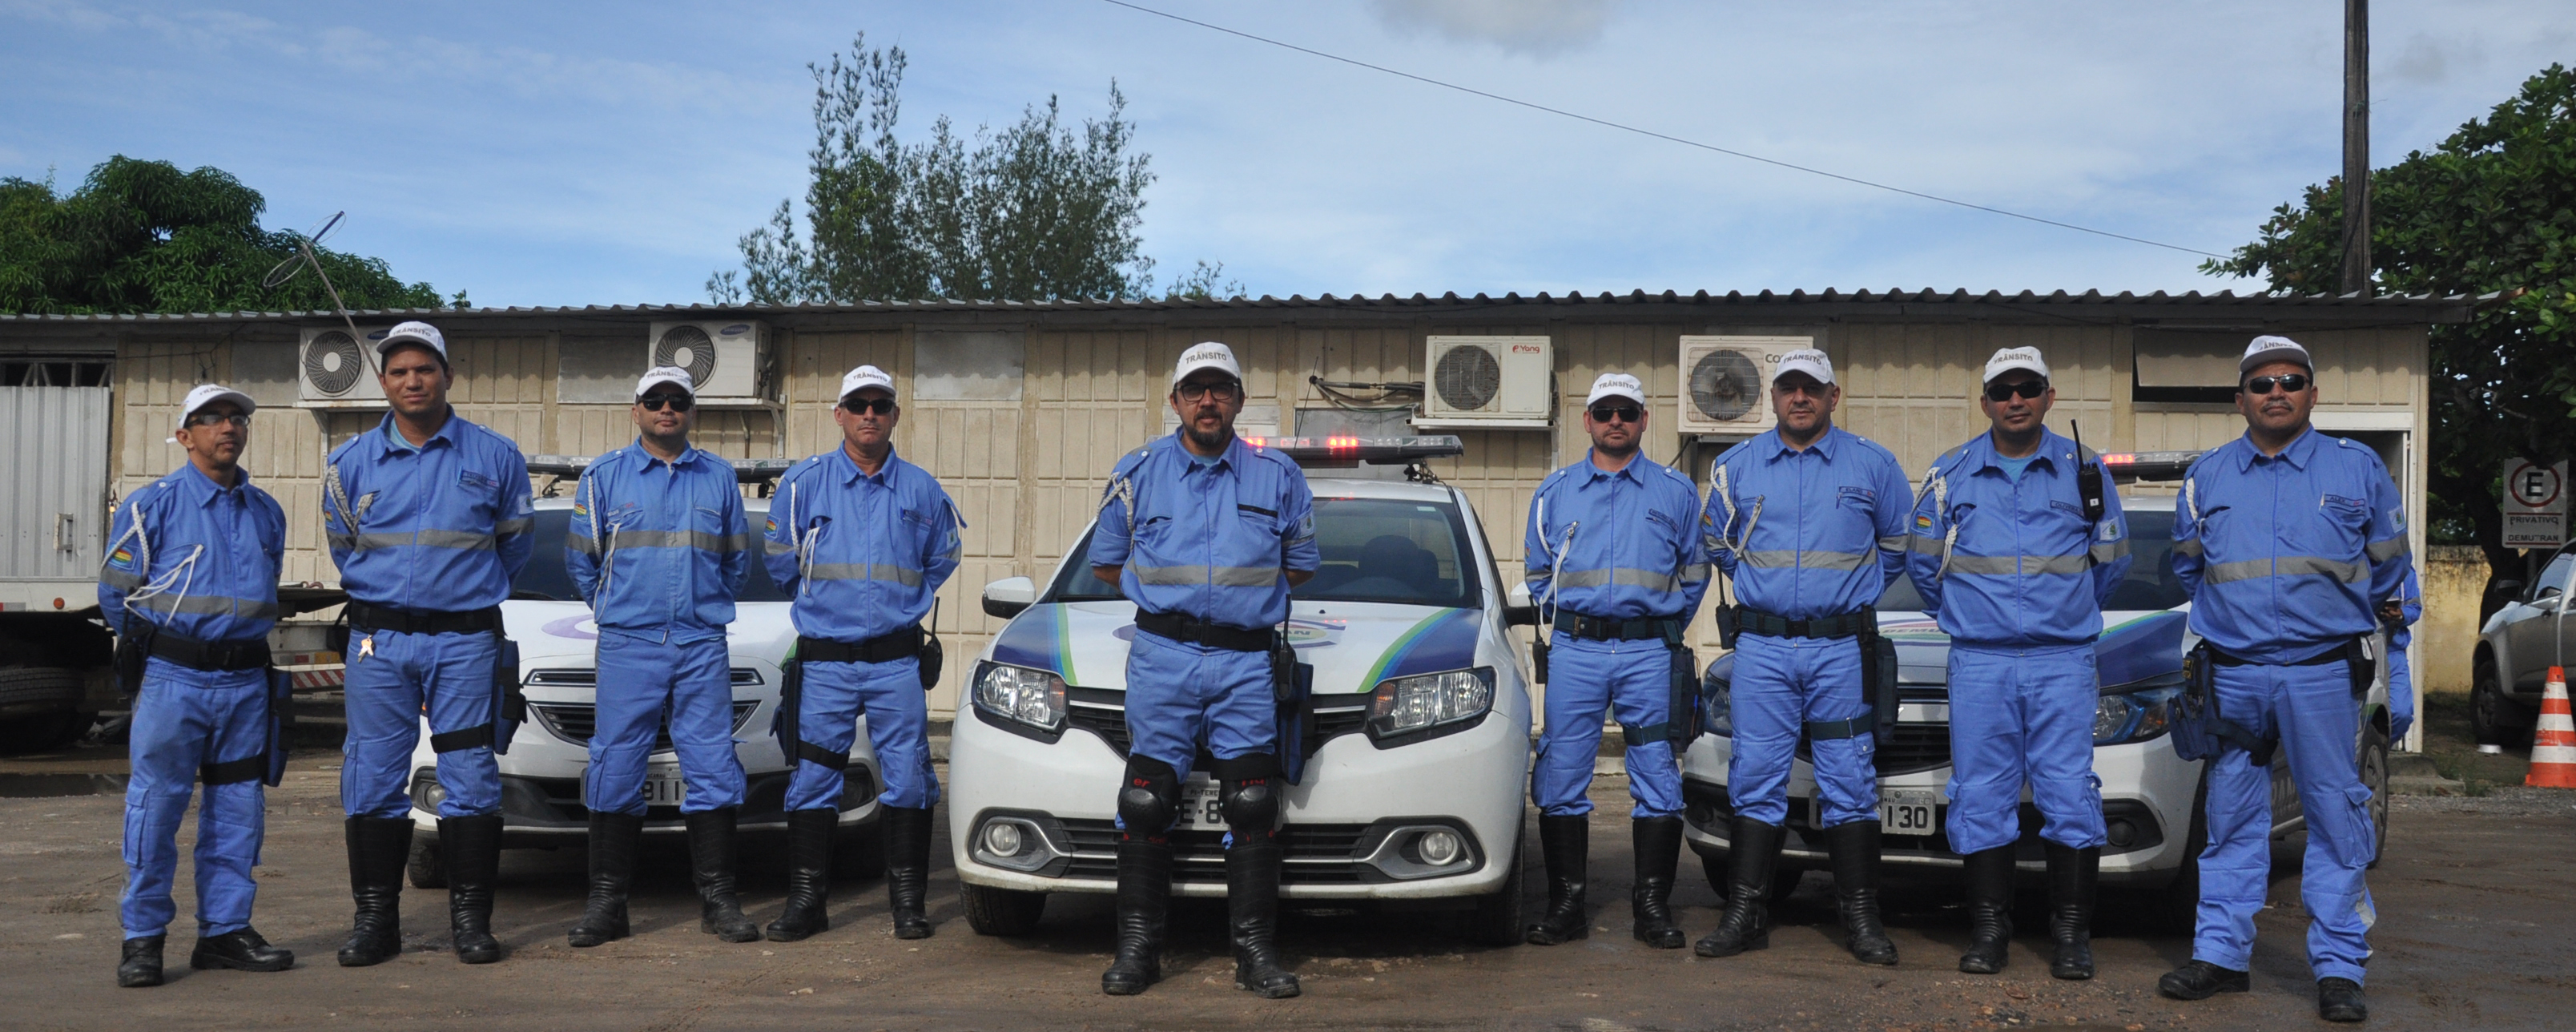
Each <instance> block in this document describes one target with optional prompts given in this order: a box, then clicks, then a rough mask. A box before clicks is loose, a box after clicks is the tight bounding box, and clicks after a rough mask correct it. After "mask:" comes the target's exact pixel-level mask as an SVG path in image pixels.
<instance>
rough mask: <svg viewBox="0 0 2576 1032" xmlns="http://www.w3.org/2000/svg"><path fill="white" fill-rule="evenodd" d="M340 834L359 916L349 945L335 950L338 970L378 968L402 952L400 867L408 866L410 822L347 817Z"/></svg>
mask: <svg viewBox="0 0 2576 1032" xmlns="http://www.w3.org/2000/svg"><path fill="white" fill-rule="evenodd" d="M344 830H345V833H346V835H347V837H348V840H349V897H350V898H351V899H352V900H354V901H356V903H357V907H358V913H357V917H356V919H355V920H354V921H353V922H352V923H351V925H350V929H349V941H348V942H346V943H344V944H342V945H341V947H340V966H341V967H368V966H370V965H374V964H382V963H384V962H385V961H388V960H392V959H394V958H395V957H396V956H399V955H401V953H402V879H403V865H405V864H407V863H410V862H411V818H409V817H351V818H349V820H348V823H347V824H346V825H345V826H344Z"/></svg>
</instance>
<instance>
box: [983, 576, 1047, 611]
mask: <svg viewBox="0 0 2576 1032" xmlns="http://www.w3.org/2000/svg"><path fill="white" fill-rule="evenodd" d="M1037 601H1038V582H1036V581H1033V580H1030V579H1028V578H1026V577H1004V578H1002V579H1001V580H997V581H994V582H992V583H990V584H987V585H984V615H986V616H992V617H999V618H1001V619H1004V620H1008V619H1010V618H1012V617H1014V616H1018V615H1020V613H1022V612H1023V611H1025V610H1027V609H1028V608H1029V607H1030V606H1033V605H1036V604H1037Z"/></svg>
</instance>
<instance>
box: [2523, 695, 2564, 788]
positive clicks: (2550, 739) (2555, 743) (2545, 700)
mask: <svg viewBox="0 0 2576 1032" xmlns="http://www.w3.org/2000/svg"><path fill="white" fill-rule="evenodd" d="M2522 783H2523V784H2525V785H2530V786H2533V787H2535V788H2576V716H2571V715H2570V714H2569V712H2568V709H2567V670H2566V668H2565V667H2550V668H2549V687H2548V689H2547V690H2546V691H2544V692H2543V693H2541V696H2540V727H2539V729H2538V730H2536V731H2533V732H2532V735H2531V773H2530V774H2529V775H2526V776H2525V777H2524V778H2523V779H2522Z"/></svg>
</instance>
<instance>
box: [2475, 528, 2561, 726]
mask: <svg viewBox="0 0 2576 1032" xmlns="http://www.w3.org/2000/svg"><path fill="white" fill-rule="evenodd" d="M2496 588H2497V589H2498V590H2500V591H2510V592H2512V596H2511V597H2510V598H2509V599H2508V600H2507V601H2506V602H2505V604H2504V606H2503V608H2500V609H2497V610H2496V611H2495V612H2494V613H2493V614H2492V615H2489V616H2488V617H2487V622H2486V625H2485V626H2483V627H2481V628H2479V629H2478V644H2477V650H2476V652H2474V653H2473V654H2472V655H2471V657H2470V664H2471V669H2472V670H2473V671H2474V676H2475V680H2474V681H2472V682H2471V684H2472V687H2471V688H2470V696H2469V723H2470V725H2471V730H2473V731H2475V732H2476V733H2477V738H2478V741H2479V742H2480V743H2481V744H2488V745H2500V744H2503V743H2506V742H2528V741H2530V740H2531V737H2530V736H2531V725H2532V722H2533V721H2534V720H2536V719H2537V718H2538V717H2539V715H2540V696H2541V692H2542V691H2543V690H2544V689H2545V687H2546V686H2547V685H2548V682H2549V668H2551V667H2561V668H2564V667H2569V666H2576V623H2571V622H2569V621H2568V619H2567V616H2568V611H2569V608H2570V607H2569V605H2568V602H2569V599H2570V597H2571V596H2576V544H2569V545H2567V546H2566V547H2564V548H2560V549H2559V550H2558V553H2557V554H2556V555H2553V556H2550V557H2549V561H2548V562H2546V563H2544V564H2542V565H2541V568H2540V576H2538V577H2535V578H2533V579H2532V581H2531V583H2530V584H2529V585H2524V584H2523V583H2521V582H2519V581H2510V580H2508V581H2501V582H2499V583H2497V584H2496Z"/></svg>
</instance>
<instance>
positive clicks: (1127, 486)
mask: <svg viewBox="0 0 2576 1032" xmlns="http://www.w3.org/2000/svg"><path fill="white" fill-rule="evenodd" d="M1111 502H1122V503H1125V508H1126V512H1127V536H1128V537H1131V538H1132V537H1135V536H1136V478H1135V474H1133V473H1132V472H1131V473H1129V474H1128V475H1126V476H1116V477H1111V478H1109V487H1108V489H1107V490H1104V491H1102V492H1100V507H1101V508H1102V509H1106V508H1109V503H1111ZM959 522H960V523H963V522H964V521H963V520H960V521H959Z"/></svg>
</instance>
